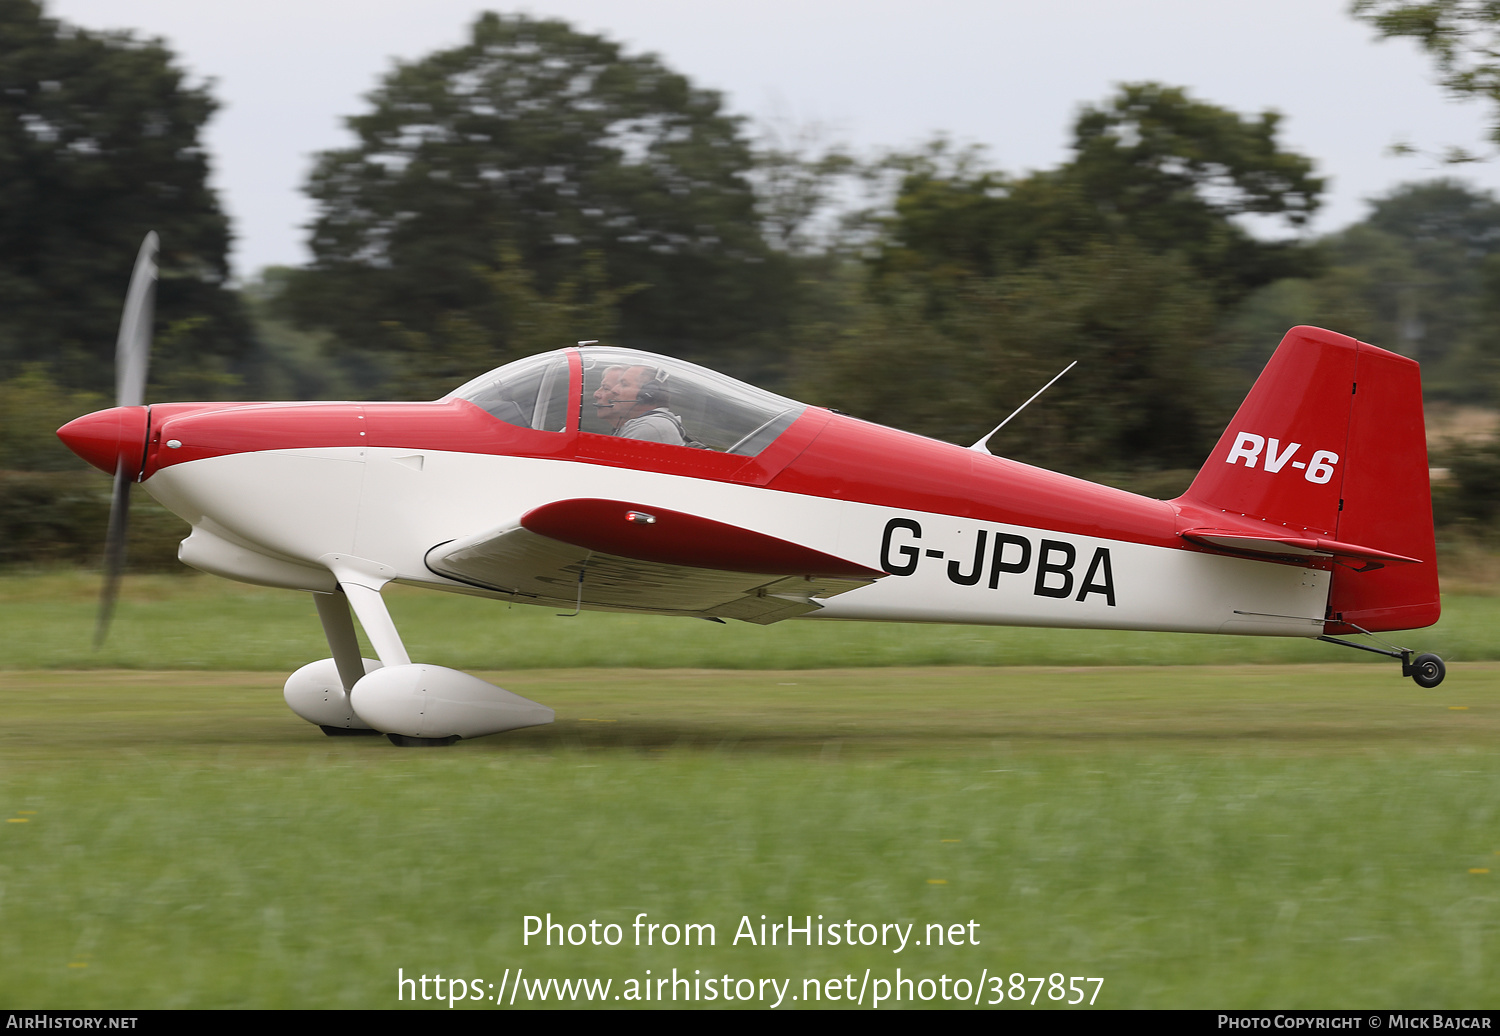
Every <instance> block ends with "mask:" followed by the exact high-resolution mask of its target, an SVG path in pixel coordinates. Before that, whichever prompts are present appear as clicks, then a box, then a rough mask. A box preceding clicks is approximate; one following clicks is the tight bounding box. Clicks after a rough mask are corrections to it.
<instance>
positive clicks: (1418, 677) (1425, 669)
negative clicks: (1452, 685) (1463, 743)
mask: <svg viewBox="0 0 1500 1036" xmlns="http://www.w3.org/2000/svg"><path fill="white" fill-rule="evenodd" d="M1356 628H1357V627H1356ZM1360 632H1361V633H1364V632H1367V631H1365V630H1360ZM1318 639H1319V640H1322V641H1327V642H1328V643H1329V644H1339V645H1342V646H1343V647H1351V648H1354V649H1355V650H1357V651H1371V652H1374V653H1375V654H1377V655H1385V656H1386V657H1388V658H1399V659H1401V675H1402V676H1409V677H1411V678H1412V679H1413V680H1414V681H1416V684H1417V686H1418V687H1428V688H1432V687H1436V686H1437V685H1438V684H1440V683H1442V682H1443V677H1444V676H1446V675H1447V674H1448V667H1447V666H1445V665H1443V660H1442V659H1441V658H1439V657H1438V656H1437V655H1417V656H1416V657H1415V658H1413V657H1412V655H1413V652H1412V650H1411V649H1410V648H1398V647H1394V646H1393V647H1390V648H1378V647H1371V646H1370V645H1368V644H1355V643H1353V642H1352V641H1348V640H1339V639H1338V638H1337V637H1319V638H1318Z"/></svg>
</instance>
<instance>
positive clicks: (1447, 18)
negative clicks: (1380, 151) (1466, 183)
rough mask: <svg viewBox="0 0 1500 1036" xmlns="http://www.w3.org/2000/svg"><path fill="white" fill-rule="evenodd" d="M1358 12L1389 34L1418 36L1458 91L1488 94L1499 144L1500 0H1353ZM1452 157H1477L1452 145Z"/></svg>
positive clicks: (1353, 9) (1442, 79)
mask: <svg viewBox="0 0 1500 1036" xmlns="http://www.w3.org/2000/svg"><path fill="white" fill-rule="evenodd" d="M1350 10H1351V12H1352V13H1353V14H1354V16H1355V17H1356V18H1359V19H1361V20H1363V21H1365V22H1368V23H1369V24H1370V25H1373V26H1374V27H1375V28H1376V29H1377V30H1378V31H1379V32H1380V34H1381V35H1382V36H1384V37H1385V38H1387V39H1392V38H1398V37H1403V36H1404V37H1407V38H1410V39H1415V40H1416V41H1417V42H1418V43H1419V44H1420V45H1421V47H1422V49H1423V50H1425V51H1427V53H1428V54H1429V55H1431V57H1432V59H1433V61H1434V62H1436V64H1437V68H1438V82H1440V83H1441V84H1442V85H1443V86H1444V87H1445V88H1446V89H1447V90H1448V91H1449V92H1450V93H1452V94H1453V95H1455V96H1457V97H1477V98H1483V99H1485V100H1488V101H1489V102H1490V104H1491V105H1492V107H1493V111H1492V112H1491V119H1492V120H1493V122H1492V125H1491V127H1490V140H1491V141H1493V142H1495V143H1497V144H1500V4H1497V3H1495V2H1494V0H1420V2H1418V3H1412V2H1410V0H1353V2H1352V3H1351V4H1350ZM1446 157H1447V159H1448V161H1450V162H1467V161H1474V160H1475V158H1476V156H1474V155H1471V154H1469V153H1468V152H1466V151H1465V150H1463V149H1462V148H1457V147H1455V148H1450V149H1449V151H1448V154H1447V156H1446Z"/></svg>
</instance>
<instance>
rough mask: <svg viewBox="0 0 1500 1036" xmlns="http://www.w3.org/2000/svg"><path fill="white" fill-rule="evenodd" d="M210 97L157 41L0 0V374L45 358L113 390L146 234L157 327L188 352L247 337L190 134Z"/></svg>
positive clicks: (68, 378)
mask: <svg viewBox="0 0 1500 1036" xmlns="http://www.w3.org/2000/svg"><path fill="white" fill-rule="evenodd" d="M214 107H215V104H214V101H213V99H212V98H211V97H210V96H209V94H208V91H207V89H206V88H203V87H195V86H190V85H188V84H187V83H186V81H185V79H184V76H183V73H182V72H181V70H179V69H178V68H177V67H176V66H175V65H174V63H173V58H172V55H171V54H170V53H169V52H168V50H167V49H166V47H165V46H164V45H163V44H162V43H160V42H159V41H142V40H138V39H136V38H135V37H133V36H131V35H130V34H128V33H95V32H89V31H86V30H83V29H79V28H76V27H73V26H69V25H65V24H63V23H61V22H58V21H56V20H53V19H50V18H47V17H45V16H44V13H43V10H42V7H41V5H40V4H39V3H37V2H36V0H0V298H4V299H5V305H4V307H0V378H3V377H9V376H13V375H15V374H16V373H17V372H18V371H20V369H21V368H22V367H23V366H24V365H26V364H28V363H33V362H45V363H46V364H47V365H48V367H49V368H50V369H51V371H52V373H53V376H55V377H57V378H58V379H59V380H60V381H61V382H62V383H64V384H67V385H69V386H73V387H77V388H84V389H91V390H104V389H112V387H113V383H114V344H115V333H116V327H117V325H118V322H119V319H120V307H121V305H122V303H123V301H124V297H125V288H126V284H127V282H128V280H129V277H130V269H131V263H132V262H133V261H134V259H135V254H136V250H137V249H138V248H139V247H140V242H141V239H142V238H143V237H144V236H145V234H146V232H147V231H148V230H155V231H157V232H158V233H159V234H160V236H161V240H162V248H163V251H162V253H161V257H160V266H161V273H162V277H161V283H160V287H159V290H158V299H157V323H158V326H159V327H161V328H174V329H175V334H176V335H177V338H178V341H179V342H182V343H184V344H183V349H184V351H185V352H187V353H189V354H190V355H191V356H192V357H193V361H192V362H193V363H197V362H198V358H200V357H204V356H205V355H206V356H209V357H218V358H219V359H218V361H217V362H219V363H222V362H223V358H225V357H233V356H238V355H241V354H243V353H244V352H245V351H246V350H247V349H248V348H249V345H250V340H251V339H250V334H249V330H248V325H247V324H246V322H245V320H244V316H243V313H242V312H241V310H240V308H239V305H238V300H237V297H236V296H235V294H234V293H233V292H231V291H229V290H227V289H226V287H225V282H226V281H227V279H228V266H227V261H226V253H227V250H228V245H229V227H228V222H227V221H226V219H225V217H224V214H223V213H222V212H221V211H220V209H219V206H218V202H217V200H216V199H215V197H214V194H213V192H212V191H211V190H210V189H209V187H208V156H207V155H206V154H205V153H204V151H203V148H202V145H201V143H200V141H199V134H200V132H201V130H202V128H203V126H204V124H205V123H206V122H207V120H208V118H209V116H210V115H211V114H212V113H213V111H214ZM213 362H214V361H212V360H211V361H209V365H210V366H212V365H213Z"/></svg>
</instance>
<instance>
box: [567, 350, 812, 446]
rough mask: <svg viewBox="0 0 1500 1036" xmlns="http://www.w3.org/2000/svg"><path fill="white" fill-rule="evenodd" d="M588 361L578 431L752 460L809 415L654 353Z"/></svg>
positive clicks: (600, 355)
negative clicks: (797, 420)
mask: <svg viewBox="0 0 1500 1036" xmlns="http://www.w3.org/2000/svg"><path fill="white" fill-rule="evenodd" d="M580 353H581V354H582V356H583V398H582V405H581V409H582V413H580V414H579V422H578V426H579V428H580V429H582V430H583V431H585V432H592V433H594V434H596V435H613V436H619V437H621V438H627V439H642V440H649V441H653V442H662V443H667V444H670V445H674V446H688V447H695V448H698V449H709V450H715V451H717V452H720V453H737V454H741V455H743V456H747V457H751V456H754V455H755V454H757V453H759V452H760V451H761V450H763V449H765V448H766V447H767V446H769V445H770V444H771V443H772V442H773V441H774V440H775V439H776V437H777V436H779V435H780V434H781V433H782V432H784V431H786V430H787V428H789V427H790V426H791V424H792V422H793V421H795V420H796V419H797V418H798V416H800V415H801V413H802V412H803V411H804V410H806V409H807V407H806V406H805V405H804V404H802V403H798V402H797V401H796V400H793V399H787V398H786V397H784V396H778V395H775V394H774V393H771V392H765V391H763V390H761V389H758V388H755V387H754V386H751V385H747V384H745V383H744V382H742V381H736V380H735V379H733V378H730V377H726V376H725V375H723V374H719V373H717V372H715V371H711V370H708V369H707V368H705V367H699V366H697V365H696V364H692V363H686V362H684V361H682V360H674V359H672V358H670V357H666V356H657V355H655V354H654V353H645V352H636V351H634V350H626V349H614V348H604V347H594V348H586V349H581V350H580Z"/></svg>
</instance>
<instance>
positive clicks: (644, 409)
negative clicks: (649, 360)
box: [594, 366, 689, 446]
mask: <svg viewBox="0 0 1500 1036" xmlns="http://www.w3.org/2000/svg"><path fill="white" fill-rule="evenodd" d="M616 370H617V368H614V367H611V368H610V369H609V370H606V371H605V372H604V378H605V380H604V382H602V383H600V385H599V391H598V392H595V393H594V406H595V407H596V408H599V409H602V407H601V404H600V393H601V392H606V389H605V386H606V385H608V384H609V377H610V375H611V374H612V373H614V372H615V371H616ZM665 382H666V377H665V375H664V374H663V373H662V372H661V371H658V370H656V369H655V368H653V367H645V366H636V367H627V368H625V370H624V371H623V372H622V373H621V374H620V376H619V379H618V381H617V382H616V383H615V384H614V385H612V386H611V387H610V389H609V390H608V399H609V406H610V415H609V416H607V417H604V419H605V420H606V421H608V422H609V423H610V424H612V425H614V428H615V434H616V435H618V436H620V437H621V438H622V439H644V440H646V441H648V442H664V443H667V444H668V445H670V446H687V445H689V441H688V437H687V433H686V432H685V431H683V428H682V418H680V417H678V416H677V415H676V414H674V413H672V411H670V410H668V409H667V407H668V405H669V404H670V403H671V401H672V397H671V393H670V392H669V391H668V390H667V386H666V384H665ZM601 416H603V415H601Z"/></svg>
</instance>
